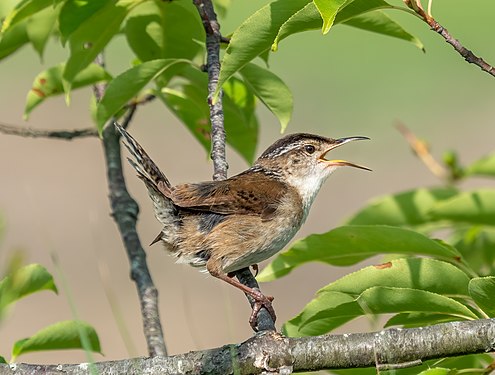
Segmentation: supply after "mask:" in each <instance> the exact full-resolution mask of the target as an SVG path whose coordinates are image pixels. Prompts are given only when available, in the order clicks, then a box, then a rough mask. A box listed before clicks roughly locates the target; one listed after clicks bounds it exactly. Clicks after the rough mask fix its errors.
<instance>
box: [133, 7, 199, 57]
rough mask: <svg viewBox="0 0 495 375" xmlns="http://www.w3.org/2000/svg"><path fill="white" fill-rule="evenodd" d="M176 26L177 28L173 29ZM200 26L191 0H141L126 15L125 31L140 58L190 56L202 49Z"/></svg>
mask: <svg viewBox="0 0 495 375" xmlns="http://www.w3.org/2000/svg"><path fill="white" fill-rule="evenodd" d="M178 30H180V32H177V31H178ZM204 34H205V33H204V28H203V25H202V23H201V20H200V18H199V15H198V12H197V11H196V9H195V7H194V6H193V3H192V2H180V1H162V2H150V1H148V2H145V3H143V4H141V5H139V6H137V7H136V8H135V9H134V10H133V11H132V12H131V13H130V14H129V17H128V18H127V21H126V25H125V35H126V38H127V42H128V43H129V46H130V47H131V48H132V50H133V51H134V53H135V54H136V56H137V57H138V58H139V59H140V60H141V61H149V60H156V59H169V58H184V59H192V58H193V57H194V56H196V55H197V54H198V52H199V51H200V50H201V49H202V47H201V45H200V44H199V43H198V42H197V41H198V40H204V38H205V36H204Z"/></svg>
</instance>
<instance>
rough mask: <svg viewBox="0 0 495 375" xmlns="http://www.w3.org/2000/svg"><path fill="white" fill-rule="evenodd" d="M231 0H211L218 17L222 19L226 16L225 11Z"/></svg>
mask: <svg viewBox="0 0 495 375" xmlns="http://www.w3.org/2000/svg"><path fill="white" fill-rule="evenodd" d="M231 3H232V0H213V6H214V8H215V11H216V12H217V13H218V15H219V16H220V17H222V18H225V16H227V11H228V9H229V8H230V5H231Z"/></svg>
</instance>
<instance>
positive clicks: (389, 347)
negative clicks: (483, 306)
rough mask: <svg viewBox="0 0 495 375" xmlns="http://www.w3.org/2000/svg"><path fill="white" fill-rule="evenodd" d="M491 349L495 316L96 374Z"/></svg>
mask: <svg viewBox="0 0 495 375" xmlns="http://www.w3.org/2000/svg"><path fill="white" fill-rule="evenodd" d="M494 348H495V319H483V320H475V321H468V322H451V323H444V324H437V325H434V326H430V327H422V328H412V329H398V328H395V329H387V330H383V331H380V332H372V333H356V334H344V335H323V336H317V337H303V338H287V337H284V336H282V335H280V334H279V333H277V332H274V331H265V332H261V333H259V334H257V335H255V336H254V337H252V338H250V339H249V340H247V341H245V342H243V343H242V344H235V345H234V344H232V345H225V346H222V347H221V348H215V349H210V350H204V351H198V352H190V353H186V354H180V355H176V356H171V357H162V356H158V357H152V358H134V359H125V360H121V361H109V362H100V363H96V364H95V365H94V366H95V369H96V371H98V373H99V374H116V373H122V374H124V373H125V374H219V375H220V374H221V375H226V374H234V373H235V374H261V373H265V374H267V373H273V374H276V373H278V374H290V373H291V372H301V371H315V370H323V369H344V368H360V367H377V368H379V369H393V368H403V367H408V366H413V365H417V364H420V363H421V362H422V361H424V360H428V359H434V358H443V357H449V356H458V355H463V354H473V353H485V352H490V351H493V350H494ZM38 373H44V374H48V375H55V374H62V373H70V374H75V375H78V374H89V373H90V370H89V366H88V365H87V364H72V365H48V366H47V365H30V364H11V365H0V374H22V375H24V374H38Z"/></svg>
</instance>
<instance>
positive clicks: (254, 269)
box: [251, 263, 260, 277]
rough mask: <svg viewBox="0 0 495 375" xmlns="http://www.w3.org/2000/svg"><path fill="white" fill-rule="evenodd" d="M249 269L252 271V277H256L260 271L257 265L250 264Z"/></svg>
mask: <svg viewBox="0 0 495 375" xmlns="http://www.w3.org/2000/svg"><path fill="white" fill-rule="evenodd" d="M251 268H252V269H253V271H254V277H256V276H258V272H259V270H260V267H259V266H258V263H255V264H251Z"/></svg>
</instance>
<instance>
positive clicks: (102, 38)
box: [63, 1, 136, 93]
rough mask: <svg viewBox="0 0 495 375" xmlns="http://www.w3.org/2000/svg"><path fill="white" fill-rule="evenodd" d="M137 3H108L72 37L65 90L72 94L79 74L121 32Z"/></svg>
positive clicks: (65, 75) (65, 71)
mask: <svg viewBox="0 0 495 375" xmlns="http://www.w3.org/2000/svg"><path fill="white" fill-rule="evenodd" d="M135 5H136V3H132V2H127V3H124V2H123V1H120V2H117V3H115V4H114V3H113V2H112V3H108V4H107V5H106V6H105V7H103V8H101V9H99V10H98V12H96V13H95V14H93V15H92V16H91V17H90V18H88V19H87V20H85V21H84V23H82V24H81V25H80V26H79V27H78V28H77V29H76V30H75V31H74V32H73V33H72V34H71V36H70V38H69V45H70V57H69V59H68V60H67V63H66V65H65V70H64V74H63V78H64V88H65V91H66V93H69V92H70V89H71V85H72V82H73V81H74V79H75V77H76V76H77V74H78V73H79V72H80V71H82V70H83V69H84V68H86V67H87V66H88V65H89V64H91V63H92V62H93V60H94V59H95V58H96V56H97V55H98V53H100V52H101V50H102V49H103V48H104V47H105V46H106V45H107V44H108V42H109V41H110V40H111V39H112V38H113V36H114V35H115V34H116V33H118V32H119V29H120V24H121V23H122V21H123V20H124V18H125V17H126V15H127V13H128V12H129V10H130V9H131V8H132V7H133V6H135Z"/></svg>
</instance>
